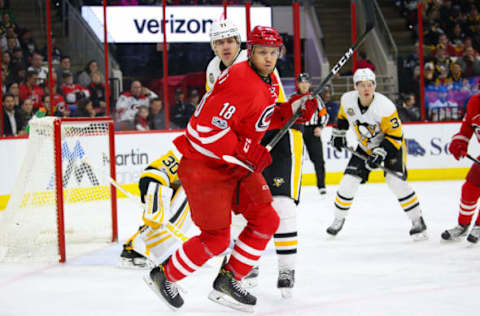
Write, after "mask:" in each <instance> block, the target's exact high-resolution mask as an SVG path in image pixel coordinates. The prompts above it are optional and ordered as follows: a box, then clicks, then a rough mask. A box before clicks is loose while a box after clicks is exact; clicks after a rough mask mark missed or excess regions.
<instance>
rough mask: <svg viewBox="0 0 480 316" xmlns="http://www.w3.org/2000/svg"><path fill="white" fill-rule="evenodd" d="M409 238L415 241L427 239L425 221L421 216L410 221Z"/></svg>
mask: <svg viewBox="0 0 480 316" xmlns="http://www.w3.org/2000/svg"><path fill="white" fill-rule="evenodd" d="M410 236H412V239H413V240H415V241H420V240H426V239H428V235H427V225H425V221H424V220H423V217H422V216H420V217H419V218H417V219H415V220H413V221H412V228H411V229H410Z"/></svg>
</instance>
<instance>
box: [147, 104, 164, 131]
mask: <svg viewBox="0 0 480 316" xmlns="http://www.w3.org/2000/svg"><path fill="white" fill-rule="evenodd" d="M148 120H149V121H150V129H165V111H164V110H163V102H162V100H160V98H155V99H152V101H151V102H150V115H149V118H148Z"/></svg>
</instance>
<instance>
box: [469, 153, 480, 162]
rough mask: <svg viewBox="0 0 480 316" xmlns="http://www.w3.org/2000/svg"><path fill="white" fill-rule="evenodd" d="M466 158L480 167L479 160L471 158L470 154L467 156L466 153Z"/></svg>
mask: <svg viewBox="0 0 480 316" xmlns="http://www.w3.org/2000/svg"><path fill="white" fill-rule="evenodd" d="M466 157H467V158H468V159H470V160H471V161H473V162H474V163H476V164H479V165H480V160H478V159H477V158H475V157H473V156H471V155H470V154H468V153H467V155H466Z"/></svg>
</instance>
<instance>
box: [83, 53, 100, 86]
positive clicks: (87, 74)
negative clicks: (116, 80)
mask: <svg viewBox="0 0 480 316" xmlns="http://www.w3.org/2000/svg"><path fill="white" fill-rule="evenodd" d="M94 72H98V73H99V74H100V76H101V77H100V82H105V78H104V77H103V75H102V73H100V70H99V69H98V63H97V62H96V61H95V60H90V61H89V62H88V63H87V66H86V67H85V69H84V70H83V71H82V72H80V74H79V75H78V80H77V81H78V83H79V84H81V85H82V86H84V87H88V85H89V84H90V82H92V79H91V75H92V73H94Z"/></svg>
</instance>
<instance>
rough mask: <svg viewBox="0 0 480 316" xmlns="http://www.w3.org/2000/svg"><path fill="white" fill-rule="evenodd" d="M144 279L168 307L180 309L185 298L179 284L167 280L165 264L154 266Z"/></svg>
mask: <svg viewBox="0 0 480 316" xmlns="http://www.w3.org/2000/svg"><path fill="white" fill-rule="evenodd" d="M143 280H144V281H145V283H147V285H148V286H149V287H150V289H152V291H153V292H155V294H157V295H158V297H160V298H161V299H162V300H163V301H164V302H165V303H166V304H167V306H168V307H170V308H171V309H173V310H178V309H179V308H180V307H182V305H183V298H182V297H181V296H180V293H179V292H178V288H177V285H176V284H175V283H174V282H170V281H168V280H167V276H166V275H165V270H164V267H163V265H159V266H158V267H155V268H153V269H152V270H151V271H150V272H149V273H147V274H146V275H145V276H144V277H143Z"/></svg>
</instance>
